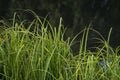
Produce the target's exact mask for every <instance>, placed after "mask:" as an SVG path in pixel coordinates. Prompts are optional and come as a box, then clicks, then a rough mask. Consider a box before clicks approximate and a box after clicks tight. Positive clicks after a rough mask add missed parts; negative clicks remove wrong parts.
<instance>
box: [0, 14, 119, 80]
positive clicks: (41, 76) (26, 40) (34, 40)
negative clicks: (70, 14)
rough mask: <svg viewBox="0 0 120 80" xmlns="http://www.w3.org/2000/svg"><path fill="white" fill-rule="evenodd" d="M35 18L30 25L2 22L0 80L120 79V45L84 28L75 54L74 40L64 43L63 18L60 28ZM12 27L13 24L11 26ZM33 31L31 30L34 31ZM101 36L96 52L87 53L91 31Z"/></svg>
mask: <svg viewBox="0 0 120 80" xmlns="http://www.w3.org/2000/svg"><path fill="white" fill-rule="evenodd" d="M32 14H33V16H34V17H35V18H34V20H33V21H31V22H30V23H29V24H28V25H24V21H23V22H17V20H16V15H17V14H15V15H14V17H13V21H12V22H13V23H12V24H11V23H7V22H5V21H3V20H0V79H1V80H120V64H119V62H120V56H119V55H118V53H119V51H120V46H119V47H117V48H116V49H115V50H113V49H112V47H111V46H110V45H109V41H110V34H111V31H112V29H110V32H109V34H108V39H107V40H105V39H104V38H103V37H102V36H101V35H100V33H99V32H97V31H96V30H93V29H91V28H90V27H88V28H85V29H84V30H83V31H81V33H80V34H83V37H82V39H81V40H80V45H79V46H80V47H79V52H78V55H73V52H72V49H71V46H72V43H73V42H74V40H75V38H76V37H77V36H78V35H79V34H78V35H76V36H75V37H74V38H73V39H67V40H64V34H65V31H64V26H63V25H62V18H60V22H59V26H58V28H56V27H53V26H52V25H51V24H50V23H49V21H47V20H46V19H44V20H43V19H40V18H39V16H37V15H36V14H35V13H34V12H32ZM9 24H11V25H9ZM31 29H32V30H31ZM90 30H92V31H94V32H96V33H97V34H99V35H100V36H101V38H94V39H96V40H98V42H99V43H101V46H97V47H95V49H97V51H95V52H92V51H90V50H87V41H88V36H89V31H90Z"/></svg>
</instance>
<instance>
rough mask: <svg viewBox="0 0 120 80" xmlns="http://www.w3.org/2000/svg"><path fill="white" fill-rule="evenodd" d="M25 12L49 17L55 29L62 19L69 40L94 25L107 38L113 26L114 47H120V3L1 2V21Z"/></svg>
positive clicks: (103, 0)
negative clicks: (15, 13) (86, 27)
mask: <svg viewBox="0 0 120 80" xmlns="http://www.w3.org/2000/svg"><path fill="white" fill-rule="evenodd" d="M22 9H23V10H25V9H31V10H33V11H35V12H36V13H37V14H38V15H39V16H41V17H45V16H47V15H48V20H49V21H50V22H51V23H52V25H54V26H57V25H58V22H59V18H60V17H62V18H63V24H64V25H65V26H66V27H67V31H66V36H67V37H73V36H74V35H76V34H77V33H78V32H80V31H81V30H82V29H84V28H85V26H88V25H89V24H90V23H91V22H92V24H91V27H92V28H94V29H96V30H98V31H99V32H100V33H102V35H103V36H104V37H105V38H106V39H107V35H108V32H109V29H110V28H111V27H112V28H113V30H112V34H111V41H110V44H111V46H112V47H114V48H115V47H116V46H118V45H120V30H119V29H120V0H0V18H1V19H3V18H6V19H9V18H12V17H13V14H14V12H18V13H19V12H20V11H19V10H22ZM25 16H27V15H25ZM25 16H24V15H22V17H23V18H25ZM27 18H29V19H31V17H30V16H28V17H27ZM78 40H79V38H78ZM76 41H77V40H76Z"/></svg>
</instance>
